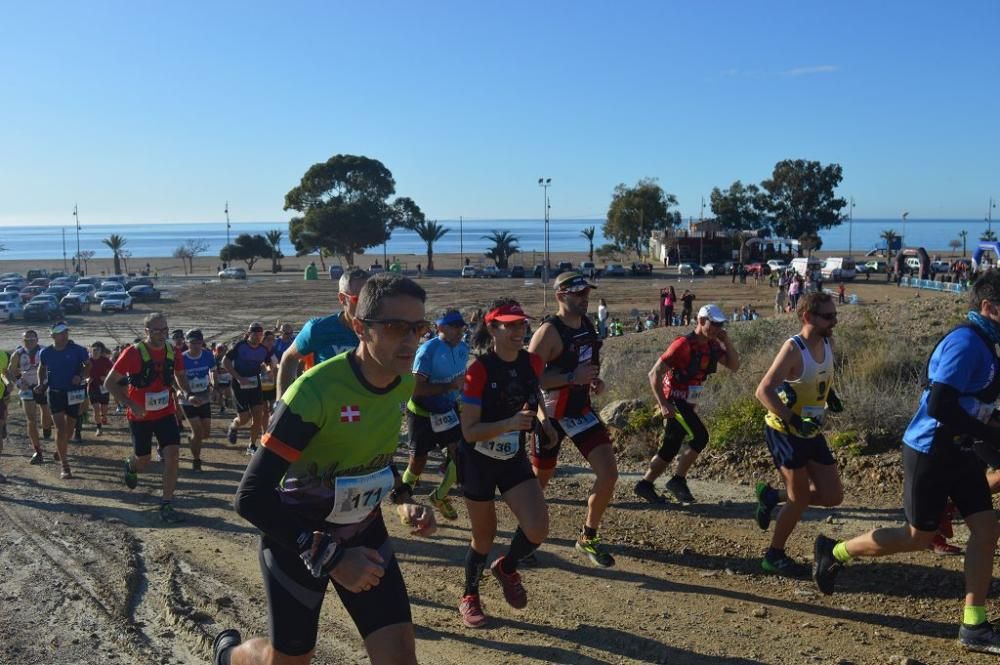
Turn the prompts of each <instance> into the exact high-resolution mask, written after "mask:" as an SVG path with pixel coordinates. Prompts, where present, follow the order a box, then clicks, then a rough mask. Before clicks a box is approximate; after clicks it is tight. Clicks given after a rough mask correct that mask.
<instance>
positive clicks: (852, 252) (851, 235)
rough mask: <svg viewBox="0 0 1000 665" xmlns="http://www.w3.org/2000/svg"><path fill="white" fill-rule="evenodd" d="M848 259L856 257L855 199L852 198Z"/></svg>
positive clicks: (848, 211) (849, 219) (849, 214)
mask: <svg viewBox="0 0 1000 665" xmlns="http://www.w3.org/2000/svg"><path fill="white" fill-rule="evenodd" d="M847 219H848V222H847V258H849V259H850V258H853V257H854V242H853V241H854V197H853V196H852V197H851V207H850V208H848V209H847Z"/></svg>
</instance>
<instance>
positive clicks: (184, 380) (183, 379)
mask: <svg viewBox="0 0 1000 665" xmlns="http://www.w3.org/2000/svg"><path fill="white" fill-rule="evenodd" d="M174 377H175V378H176V379H177V385H178V387H179V388H180V389H181V392H182V393H184V394H185V395H187V394H188V393H189V392H191V388H190V385H189V384H188V377H187V372H186V371H184V370H174Z"/></svg>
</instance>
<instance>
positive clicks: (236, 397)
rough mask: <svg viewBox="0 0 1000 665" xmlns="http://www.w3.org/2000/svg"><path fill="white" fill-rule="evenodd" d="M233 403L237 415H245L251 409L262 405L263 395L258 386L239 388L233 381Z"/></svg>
mask: <svg viewBox="0 0 1000 665" xmlns="http://www.w3.org/2000/svg"><path fill="white" fill-rule="evenodd" d="M233 401H234V402H235V403H236V412H237V413H246V412H247V411H249V410H250V409H251V408H253V407H255V406H259V405H261V404H263V403H264V395H263V393H262V392H261V389H260V386H254V387H253V388H240V385H239V383H237V382H236V381H233Z"/></svg>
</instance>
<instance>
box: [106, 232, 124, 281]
mask: <svg viewBox="0 0 1000 665" xmlns="http://www.w3.org/2000/svg"><path fill="white" fill-rule="evenodd" d="M101 242H103V243H104V244H105V245H107V247H108V249H110V250H111V251H112V252H114V255H115V274H116V275H120V274H122V249H123V248H124V247H125V243H126V241H125V238H124V237H123V236H120V235H118V234H117V233H112V234H111V235H110V236H108V237H107V238H105V239H104V240H102V241H101Z"/></svg>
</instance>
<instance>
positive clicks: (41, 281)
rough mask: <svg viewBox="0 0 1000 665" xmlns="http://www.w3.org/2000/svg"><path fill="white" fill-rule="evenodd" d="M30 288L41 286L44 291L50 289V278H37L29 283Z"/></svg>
mask: <svg viewBox="0 0 1000 665" xmlns="http://www.w3.org/2000/svg"><path fill="white" fill-rule="evenodd" d="M28 286H40V287H42V288H43V289H47V288H49V278H48V277H36V278H35V279H33V280H31V281H30V282H28Z"/></svg>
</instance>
